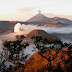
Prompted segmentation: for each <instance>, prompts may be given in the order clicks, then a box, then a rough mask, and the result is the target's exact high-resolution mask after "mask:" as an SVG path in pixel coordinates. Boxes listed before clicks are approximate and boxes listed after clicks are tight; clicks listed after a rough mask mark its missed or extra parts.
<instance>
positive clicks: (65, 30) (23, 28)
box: [0, 23, 72, 51]
mask: <svg viewBox="0 0 72 72" xmlns="http://www.w3.org/2000/svg"><path fill="white" fill-rule="evenodd" d="M34 29H41V30H44V31H46V32H47V33H60V34H70V33H72V26H69V27H37V25H30V24H29V25H25V24H20V23H17V24H16V25H15V26H14V33H9V34H5V35H0V51H1V50H2V44H1V43H2V40H15V36H16V35H21V34H24V35H26V34H27V33H29V32H30V31H32V30H34ZM66 38H68V36H67V37H66ZM70 38H71V36H70ZM61 39H62V40H65V39H64V37H63V36H62V38H61ZM65 41H66V40H65Z"/></svg>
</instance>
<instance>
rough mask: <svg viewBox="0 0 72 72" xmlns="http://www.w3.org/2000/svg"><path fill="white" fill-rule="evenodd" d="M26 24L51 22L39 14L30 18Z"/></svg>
mask: <svg viewBox="0 0 72 72" xmlns="http://www.w3.org/2000/svg"><path fill="white" fill-rule="evenodd" d="M26 22H45V23H47V22H51V21H50V20H49V18H48V17H46V16H44V15H43V14H41V13H39V14H37V15H35V16H34V17H32V18H30V19H29V20H27V21H26Z"/></svg>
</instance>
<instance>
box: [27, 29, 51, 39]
mask: <svg viewBox="0 0 72 72" xmlns="http://www.w3.org/2000/svg"><path fill="white" fill-rule="evenodd" d="M33 35H34V36H42V37H44V38H45V37H46V38H48V37H50V38H51V37H52V36H51V35H50V34H48V33H47V32H45V31H44V30H39V29H35V30H32V31H31V32H30V33H28V34H27V35H26V36H27V37H31V36H33Z"/></svg>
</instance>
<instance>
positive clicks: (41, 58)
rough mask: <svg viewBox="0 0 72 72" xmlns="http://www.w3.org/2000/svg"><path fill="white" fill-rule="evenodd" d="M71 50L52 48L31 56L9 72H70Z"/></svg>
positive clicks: (71, 70) (71, 71)
mask: <svg viewBox="0 0 72 72" xmlns="http://www.w3.org/2000/svg"><path fill="white" fill-rule="evenodd" d="M71 51H72V49H71V50H69V49H68V48H65V49H59V48H53V49H48V50H44V51H39V52H37V53H35V54H33V55H32V56H31V57H30V58H29V60H28V61H27V62H26V63H25V64H24V65H23V64H20V63H18V64H16V67H15V68H12V70H10V71H11V72H13V70H14V72H72V68H71V64H72V62H71V56H72V54H71Z"/></svg>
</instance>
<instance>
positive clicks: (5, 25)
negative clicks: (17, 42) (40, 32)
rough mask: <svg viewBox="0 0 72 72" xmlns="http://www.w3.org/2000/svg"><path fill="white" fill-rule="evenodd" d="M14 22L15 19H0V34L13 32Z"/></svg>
mask: <svg viewBox="0 0 72 72" xmlns="http://www.w3.org/2000/svg"><path fill="white" fill-rule="evenodd" d="M16 23H17V22H16V21H14V22H10V21H0V34H2V33H10V32H13V30H14V26H15V24H16Z"/></svg>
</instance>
